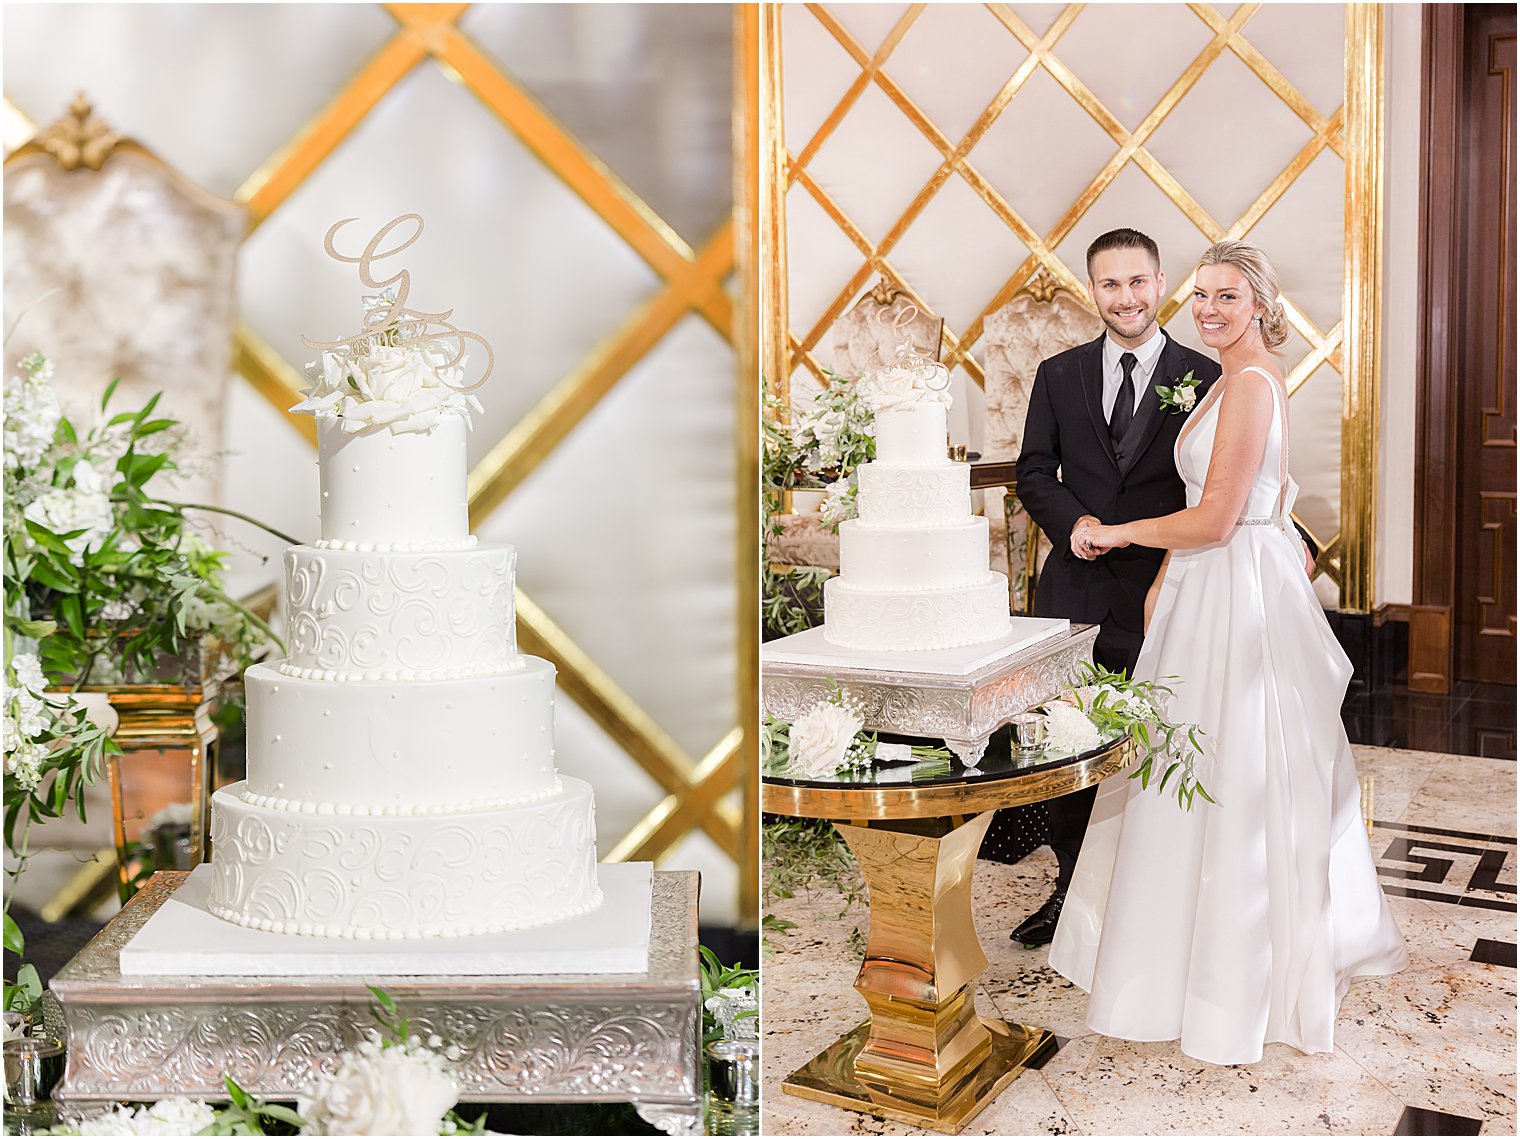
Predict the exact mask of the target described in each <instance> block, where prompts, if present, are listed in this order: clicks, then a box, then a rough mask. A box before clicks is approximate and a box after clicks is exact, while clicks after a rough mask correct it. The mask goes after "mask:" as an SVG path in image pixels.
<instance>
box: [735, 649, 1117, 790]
mask: <svg viewBox="0 0 1520 1139" xmlns="http://www.w3.org/2000/svg"><path fill="white" fill-rule="evenodd" d="M822 632H823V631H822V630H821V629H809V630H808V631H807V632H806V633H800V634H797V635H796V636H791V637H785V638H783V639H782V640H778V641H771V642H768V643H767V644H765V645H763V646H762V647H761V650H760V691H761V703H762V706H763V707H764V709H765V711H766V712H767V713H768V714H770V715H772V716H775V717H776V718H777V719H778V720H784V721H786V722H787V723H792V722H793V721H795V720H796V719H797V717H799V716H801V715H802V714H803V713H804V712H806V711H807V710H808V709H809V708H811V707H812V706H813V705H814V704H817V703H820V702H821V701H823V700H825V699H827V697H828V696H829V694H830V693H831V692H833V690H834V687H835V685H836V684H837V685H838V686H839V687H840V688H842V689H843V690H844V692H845V693H846V695H848V696H849V697H850V698H851V699H852V701H853V702H855V703H856V704H858V706H859V708H860V710H861V712H862V714H863V715H864V716H865V727H866V728H867V729H868V730H869V731H873V732H895V733H897V734H900V735H905V736H937V737H939V738H941V739H943V740H944V741H945V743H946V745H947V746H948V747H949V748H950V750H951V751H953V752H954V753H955V755H956V758H957V759H959V760H960V761H961V763H963V764H965V765H966V766H968V767H971V766H974V765H975V764H976V761H977V760H979V759H981V757H982V754H983V753H984V752H985V751H986V750H987V741H988V739H989V738H991V736H992V733H993V732H995V731H996V730H997V729H998V728H999V727H1001V726H1002V725H1004V724H1006V723H1007V722H1008V721H1009V720H1011V719H1012V718H1013V717H1014V716H1017V715H1018V714H1019V713H1021V712H1027V711H1028V710H1029V709H1030V708H1033V707H1036V706H1037V705H1040V704H1043V703H1045V702H1046V701H1048V700H1052V699H1054V698H1055V697H1056V696H1058V695H1059V694H1060V693H1061V690H1062V689H1063V688H1064V687H1065V686H1066V685H1067V684H1069V683H1071V681H1072V680H1073V679H1074V678H1075V676H1076V674H1077V666H1078V665H1079V664H1081V663H1082V662H1084V661H1089V662H1090V661H1091V660H1092V648H1093V642H1094V641H1095V640H1096V639H1097V637H1098V626H1096V625H1071V626H1069V627H1068V628H1066V629H1064V630H1062V631H1058V632H1055V633H1054V634H1053V635H1050V636H1046V637H1044V638H1043V639H1040V640H1037V641H1035V642H1034V643H1033V644H1025V645H1020V644H1017V643H1014V644H1012V645H1010V646H1009V648H1008V650H1007V651H1006V652H1002V653H999V652H998V651H997V648H996V646H993V648H992V650H991V652H990V653H989V652H988V651H987V650H986V648H985V647H983V648H982V649H976V648H973V649H967V650H960V652H959V656H960V658H961V659H962V660H967V659H969V660H970V661H972V662H973V664H972V667H971V668H970V670H969V671H965V672H960V671H958V667H957V662H956V656H957V654H956V653H955V652H946V653H939V654H930V653H885V652H879V653H874V654H859V653H855V654H851V653H842V652H839V651H837V650H830V649H828V648H826V647H825V646H824V644H823V641H822ZM1011 639H1012V638H1011ZM977 654H980V656H981V657H982V658H989V657H990V659H983V660H980V661H978V659H977Z"/></svg>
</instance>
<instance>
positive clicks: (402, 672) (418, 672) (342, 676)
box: [274, 653, 527, 682]
mask: <svg viewBox="0 0 1520 1139" xmlns="http://www.w3.org/2000/svg"><path fill="white" fill-rule="evenodd" d="M274 667H275V669H276V671H278V672H279V673H280V674H281V675H283V676H288V677H290V678H291V679H293V680H324V681H337V682H348V681H354V680H386V681H412V680H475V679H478V678H479V677H482V676H513V675H515V674H516V673H519V672H522V671H523V669H525V668H526V667H527V660H526V658H525V657H524V656H523V654H522V653H517V654H515V655H514V656H513V658H512V660H511V662H510V663H509V664H507V665H505V666H503V665H500V664H492V665H481V666H479V667H477V668H447V669H444V668H439V669H428V668H417V669H411V668H376V669H367V670H365V671H362V672H345V671H341V670H338V669H332V668H302V667H301V666H300V665H294V664H291V663H290V661H289V660H288V659H286V660H282V661H281V662H280V663H279V664H277V665H275V666H274Z"/></svg>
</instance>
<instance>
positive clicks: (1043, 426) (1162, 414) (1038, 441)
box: [1017, 332, 1219, 633]
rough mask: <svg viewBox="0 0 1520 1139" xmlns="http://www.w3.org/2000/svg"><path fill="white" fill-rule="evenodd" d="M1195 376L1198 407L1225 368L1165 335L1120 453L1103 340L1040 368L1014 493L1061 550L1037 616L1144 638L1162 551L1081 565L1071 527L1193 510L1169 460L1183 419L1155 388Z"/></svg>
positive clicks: (1054, 554)
mask: <svg viewBox="0 0 1520 1139" xmlns="http://www.w3.org/2000/svg"><path fill="white" fill-rule="evenodd" d="M1162 335H1163V336H1165V335H1166V334H1165V333H1164V332H1163V333H1162ZM1190 371H1191V372H1192V373H1193V375H1194V376H1195V377H1196V378H1197V379H1198V380H1199V381H1200V382H1199V385H1198V389H1197V392H1198V401H1199V402H1202V400H1203V396H1204V393H1205V392H1207V391H1208V389H1209V388H1210V386H1212V384H1213V383H1214V381H1215V380H1216V379H1218V378H1219V365H1218V364H1217V363H1215V362H1214V361H1213V360H1210V359H1209V358H1208V357H1207V356H1203V355H1201V354H1199V353H1197V352H1194V351H1193V350H1192V349H1191V348H1187V347H1184V346H1183V345H1181V344H1178V343H1177V342H1176V341H1175V340H1173V339H1172V338H1171V337H1170V336H1167V337H1166V344H1165V346H1164V347H1163V348H1162V349H1161V356H1160V358H1159V359H1158V360H1157V361H1156V367H1155V370H1154V371H1153V372H1152V373H1151V384H1150V389H1149V390H1148V391H1147V392H1146V393H1145V395H1144V397H1143V398H1142V399H1141V400H1140V402H1139V404H1138V405H1137V407H1136V409H1135V418H1134V420H1133V422H1132V423H1131V426H1130V430H1129V433H1128V434H1127V435H1126V436H1125V438H1124V440H1123V445H1122V447H1121V452H1122V454H1121V456H1120V457H1116V456H1115V453H1114V446H1113V444H1112V443H1111V442H1110V441H1109V437H1108V423H1107V422H1106V421H1105V420H1104V417H1103V337H1102V336H1100V337H1099V338H1098V339H1096V340H1094V341H1093V342H1092V343H1090V344H1083V345H1080V346H1079V347H1076V348H1072V349H1070V350H1069V351H1066V352H1062V353H1061V354H1060V355H1059V356H1052V357H1051V358H1050V359H1048V360H1046V361H1044V362H1043V363H1042V364H1041V365H1040V367H1039V370H1038V371H1037V372H1035V376H1034V390H1033V392H1032V393H1031V394H1030V397H1029V414H1028V416H1027V417H1026V418H1025V420H1024V445H1023V449H1022V450H1021V451H1020V453H1019V461H1018V486H1017V493H1018V496H1019V501H1020V502H1022V503H1023V504H1024V508H1025V509H1026V510H1028V511H1029V516H1030V517H1031V518H1033V519H1034V521H1035V523H1036V524H1037V525H1038V526H1039V527H1040V529H1041V530H1044V531H1045V535H1046V537H1048V538H1049V539H1050V542H1051V545H1052V546H1054V547H1055V548H1054V549H1053V550H1052V551H1051V554H1050V557H1049V558H1048V559H1047V561H1046V562H1045V568H1044V569H1043V570H1042V571H1041V573H1040V578H1039V586H1038V588H1037V589H1036V590H1035V605H1034V607H1035V613H1036V614H1037V615H1039V616H1042V617H1066V618H1069V619H1070V620H1072V621H1080V622H1092V623H1098V624H1101V623H1103V622H1109V621H1111V622H1113V623H1114V624H1117V625H1120V626H1123V627H1125V628H1128V629H1132V630H1134V631H1135V632H1136V633H1138V632H1139V630H1140V628H1141V626H1142V625H1143V623H1144V614H1145V594H1146V591H1147V590H1149V589H1150V586H1151V583H1152V582H1153V581H1155V580H1156V573H1157V571H1158V570H1159V569H1160V568H1161V559H1162V557H1163V556H1164V551H1162V550H1152V549H1148V548H1146V547H1143V546H1127V547H1125V548H1124V549H1122V550H1113V551H1111V552H1109V553H1107V554H1104V555H1103V556H1101V557H1099V558H1096V559H1094V560H1093V561H1090V562H1088V561H1083V560H1082V559H1081V558H1078V557H1076V556H1075V555H1073V554H1072V552H1071V531H1072V527H1073V526H1074V525H1075V524H1076V521H1077V519H1078V518H1080V517H1081V516H1082V515H1084V514H1091V515H1092V516H1093V517H1095V518H1097V519H1098V520H1099V521H1100V522H1103V523H1106V524H1114V523H1118V522H1133V521H1134V520H1135V519H1137V518H1155V517H1157V516H1159V515H1163V514H1172V513H1174V512H1175V511H1178V510H1181V509H1182V508H1183V507H1184V506H1186V505H1187V501H1186V496H1185V491H1184V489H1183V483H1182V478H1181V476H1179V475H1178V474H1177V468H1176V466H1175V464H1174V463H1173V460H1172V446H1173V444H1175V443H1176V441H1177V433H1178V432H1179V431H1180V430H1181V428H1182V425H1183V423H1185V422H1186V421H1187V416H1185V415H1183V414H1181V413H1173V412H1171V411H1168V410H1167V409H1166V408H1163V407H1162V406H1161V400H1160V398H1159V397H1158V396H1157V395H1156V385H1158V384H1163V385H1168V386H1170V385H1171V384H1173V383H1174V382H1175V381H1176V380H1179V379H1181V378H1182V377H1183V376H1185V375H1186V374H1187V373H1188V372H1190ZM1194 406H1195V407H1196V406H1197V404H1196V403H1195V404H1194Z"/></svg>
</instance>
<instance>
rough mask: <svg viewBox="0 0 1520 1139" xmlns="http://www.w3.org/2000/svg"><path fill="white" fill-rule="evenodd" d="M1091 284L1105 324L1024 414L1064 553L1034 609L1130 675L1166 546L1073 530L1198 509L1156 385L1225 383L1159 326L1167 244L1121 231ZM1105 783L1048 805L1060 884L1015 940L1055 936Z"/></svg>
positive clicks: (1031, 493) (1100, 243) (1045, 369)
mask: <svg viewBox="0 0 1520 1139" xmlns="http://www.w3.org/2000/svg"><path fill="white" fill-rule="evenodd" d="M1087 292H1088V295H1089V296H1090V297H1091V298H1092V302H1093V304H1094V305H1096V306H1097V309H1098V315H1099V316H1100V317H1102V318H1103V323H1104V324H1106V325H1107V326H1108V328H1107V331H1105V332H1104V334H1103V335H1102V336H1101V337H1099V338H1098V339H1097V340H1094V341H1093V342H1092V343H1091V344H1083V345H1081V346H1080V347H1077V348H1073V349H1071V350H1069V351H1067V352H1062V353H1061V354H1060V355H1059V356H1052V357H1051V358H1050V359H1048V360H1046V361H1044V362H1043V363H1041V364H1040V367H1039V370H1038V371H1036V372H1035V376H1034V390H1033V392H1031V394H1030V397H1029V413H1028V416H1027V417H1026V419H1025V420H1024V445H1023V450H1022V451H1021V452H1020V454H1019V460H1018V485H1017V493H1018V496H1019V501H1020V502H1022V503H1023V504H1024V508H1025V509H1026V510H1027V511H1029V516H1030V517H1031V518H1032V519H1034V521H1035V523H1036V524H1037V525H1038V526H1039V527H1040V529H1041V530H1043V531H1045V536H1046V537H1047V538H1049V539H1050V543H1051V545H1052V546H1053V547H1054V549H1053V550H1052V551H1051V553H1050V557H1049V558H1048V559H1047V561H1046V563H1045V568H1044V569H1043V570H1042V571H1041V573H1040V579H1039V587H1038V589H1036V590H1035V602H1034V611H1035V615H1036V616H1040V617H1066V618H1069V619H1070V620H1072V621H1076V622H1082V623H1089V624H1091V623H1096V624H1098V625H1099V626H1100V628H1099V630H1098V639H1097V642H1096V644H1095V645H1094V646H1093V658H1094V660H1096V661H1097V663H1098V664H1100V665H1102V666H1103V667H1104V668H1107V669H1110V670H1113V671H1118V670H1119V669H1123V670H1124V671H1125V672H1127V673H1131V674H1132V673H1133V672H1134V669H1135V659H1136V658H1137V657H1138V656H1139V655H1140V643H1141V641H1142V640H1143V639H1144V629H1145V618H1144V614H1145V595H1146V592H1147V591H1148V590H1149V589H1150V587H1151V583H1152V582H1153V581H1155V579H1156V573H1157V571H1158V570H1159V569H1160V568H1161V559H1162V555H1163V551H1161V550H1151V549H1146V548H1145V547H1143V546H1126V547H1124V548H1123V549H1118V550H1111V551H1109V553H1107V554H1105V555H1104V556H1102V557H1099V558H1095V559H1093V560H1087V556H1086V555H1085V554H1084V555H1083V556H1079V555H1078V553H1077V552H1075V551H1074V549H1073V544H1074V543H1075V542H1079V541H1080V540H1081V539H1080V537H1075V538H1074V537H1073V531H1079V530H1081V529H1082V528H1083V527H1084V526H1090V525H1094V524H1097V523H1116V522H1129V521H1133V520H1134V519H1137V518H1155V517H1158V516H1160V515H1163V514H1171V513H1173V512H1174V511H1178V510H1181V509H1182V508H1183V507H1185V506H1186V505H1187V502H1186V500H1185V497H1184V491H1183V484H1182V477H1181V476H1180V475H1179V474H1178V473H1177V468H1176V466H1175V465H1174V463H1173V461H1172V445H1173V444H1174V443H1175V442H1176V441H1177V433H1178V431H1179V430H1180V429H1181V427H1182V424H1183V422H1184V420H1185V419H1186V418H1187V417H1186V415H1184V414H1181V413H1179V412H1176V411H1173V410H1172V409H1170V408H1167V407H1163V406H1162V404H1161V400H1160V397H1159V396H1157V394H1156V387H1157V385H1163V386H1166V387H1174V386H1175V385H1176V384H1177V381H1178V380H1181V379H1182V378H1183V377H1184V376H1186V375H1187V373H1189V372H1192V373H1193V379H1194V380H1196V381H1198V386H1197V387H1196V388H1195V389H1194V405H1193V406H1196V404H1197V402H1199V401H1201V400H1202V399H1203V396H1204V393H1205V392H1207V391H1208V389H1209V386H1210V385H1211V384H1213V382H1214V381H1215V380H1216V379H1218V378H1219V365H1218V364H1217V363H1215V362H1214V361H1213V360H1210V359H1209V358H1208V357H1206V356H1202V355H1200V354H1199V353H1197V352H1194V351H1193V350H1192V349H1191V348H1186V347H1184V346H1183V345H1181V344H1178V343H1177V342H1176V341H1174V340H1173V339H1172V338H1171V337H1170V336H1168V335H1167V334H1166V333H1165V332H1163V331H1162V330H1161V327H1160V326H1159V325H1158V324H1157V323H1156V308H1157V306H1158V305H1159V304H1160V303H1161V299H1162V297H1163V296H1164V295H1165V293H1166V275H1165V274H1164V273H1162V272H1161V257H1160V254H1159V253H1158V252H1157V249H1156V243H1155V242H1154V241H1152V240H1151V239H1150V238H1149V237H1147V236H1146V235H1145V234H1143V233H1141V232H1139V231H1138V230H1133V229H1115V230H1110V231H1109V232H1108V233H1105V234H1103V235H1102V236H1101V237H1099V238H1098V239H1097V240H1096V241H1094V242H1093V243H1092V244H1091V245H1090V246H1088V248H1087ZM1097 790H1098V789H1097V787H1096V786H1093V787H1088V788H1086V789H1084V790H1081V791H1076V792H1073V793H1072V794H1070V795H1066V796H1064V797H1062V798H1060V799H1052V800H1050V801H1049V803H1048V804H1047V807H1048V809H1049V812H1050V846H1051V849H1053V850H1054V851H1055V853H1056V862H1057V865H1058V867H1059V874H1058V876H1057V878H1056V889H1055V893H1053V894H1051V896H1050V897H1049V898H1048V899H1047V900H1046V902H1045V904H1044V905H1042V906H1041V907H1040V908H1039V909H1038V910H1036V911H1035V912H1034V913H1033V914H1032V915H1030V916H1029V917H1028V918H1027V919H1025V921H1024V922H1023V923H1022V924H1021V925H1020V926H1019V927H1018V928H1017V929H1015V930H1014V931H1013V934H1012V937H1013V940H1015V941H1022V942H1024V943H1025V944H1026V945H1045V944H1046V943H1048V942H1049V941H1050V940H1051V938H1052V937H1054V936H1055V929H1056V920H1057V919H1058V918H1059V917H1060V916H1061V907H1062V905H1063V904H1064V903H1065V901H1066V888H1067V886H1068V885H1070V883H1071V874H1072V870H1073V868H1074V867H1075V866H1076V863H1077V853H1078V851H1080V850H1081V848H1082V835H1083V832H1085V831H1086V829H1087V817H1088V815H1089V814H1090V813H1091V811H1092V804H1093V798H1094V796H1095V795H1096V794H1097Z"/></svg>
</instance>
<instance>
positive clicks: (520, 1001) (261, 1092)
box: [50, 870, 702, 1135]
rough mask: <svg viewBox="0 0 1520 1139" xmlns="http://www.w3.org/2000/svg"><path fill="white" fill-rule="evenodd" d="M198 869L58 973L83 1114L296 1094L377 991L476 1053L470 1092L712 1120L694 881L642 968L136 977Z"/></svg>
mask: <svg viewBox="0 0 1520 1139" xmlns="http://www.w3.org/2000/svg"><path fill="white" fill-rule="evenodd" d="M187 876H188V875H187V874H185V873H183V872H160V873H158V874H155V875H154V876H153V878H152V880H151V881H149V883H148V885H147V886H146V887H145V888H144V889H143V890H142V891H141V892H140V893H139V894H138V895H137V896H136V897H135V898H133V899H132V901H131V902H129V903H128V904H127V906H126V908H125V909H123V910H122V911H121V913H119V914H117V915H116V917H114V918H113V919H111V923H110V924H109V925H107V926H106V928H105V929H104V930H102V931H101V932H100V933H99V934H98V935H96V937H95V938H94V940H92V941H91V942H90V943H89V944H88V945H86V946H85V947H84V949H82V950H81V951H80V952H79V955H78V956H76V957H75V958H74V959H73V960H72V961H70V962H69V963H68V964H67V965H66V966H64V967H63V968H62V969H61V970H59V972H58V974H57V975H56V976H55V977H54V978H53V980H52V983H51V986H50V987H51V989H52V992H53V995H54V997H55V998H56V999H57V1001H58V1003H59V1005H60V1006H61V1007H62V1010H63V1017H64V1021H65V1023H66V1025H67V1030H68V1042H67V1043H68V1066H67V1068H66V1070H65V1072H64V1076H63V1080H62V1081H61V1082H60V1083H59V1085H58V1086H57V1087H56V1088H55V1089H54V1092H53V1098H54V1100H55V1101H56V1102H57V1103H58V1105H59V1108H60V1111H61V1112H62V1113H63V1114H65V1115H68V1116H76V1117H77V1116H78V1115H79V1114H81V1113H83V1112H85V1111H88V1110H90V1109H92V1108H97V1107H100V1106H103V1105H106V1104H112V1103H116V1102H118V1101H120V1100H129V1099H130V1100H155V1099H161V1098H163V1097H165V1096H173V1095H185V1096H194V1097H198V1098H203V1099H225V1098H226V1088H225V1087H224V1085H223V1083H222V1077H223V1075H228V1076H231V1077H232V1078H233V1079H235V1080H237V1082H238V1083H239V1084H240V1085H242V1087H243V1088H245V1089H246V1090H247V1091H249V1092H250V1093H252V1094H254V1095H258V1096H262V1097H264V1098H265V1099H295V1098H297V1096H298V1095H299V1093H300V1092H301V1090H302V1089H303V1088H305V1087H307V1086H309V1085H310V1083H311V1081H312V1078H313V1077H314V1076H315V1075H316V1074H317V1073H318V1072H319V1071H323V1070H330V1069H332V1068H334V1067H336V1065H337V1060H338V1053H340V1052H342V1051H343V1050H344V1049H346V1048H349V1047H352V1046H353V1045H355V1044H357V1043H358V1042H359V1040H360V1039H362V1036H363V1034H364V1032H365V1031H366V1030H367V1029H369V1028H372V1027H373V1026H374V1020H373V1018H372V1017H371V1015H370V1006H371V1005H372V1004H373V1003H374V1001H373V998H372V997H371V996H370V993H369V991H368V989H367V988H366V987H365V986H366V982H368V983H370V984H374V985H376V986H378V987H380V988H383V989H385V990H386V991H387V992H389V993H390V995H391V996H392V997H394V998H395V1000H396V1004H397V1006H398V1007H399V1009H400V1011H401V1013H402V1014H403V1015H404V1016H406V1017H407V1018H408V1019H409V1020H410V1021H411V1026H412V1030H413V1031H414V1032H416V1033H418V1034H419V1035H421V1036H422V1037H424V1038H426V1037H428V1036H429V1035H430V1034H433V1033H437V1034H438V1035H439V1036H441V1037H442V1038H443V1039H444V1041H445V1042H446V1043H447V1044H454V1045H457V1046H458V1047H459V1048H460V1049H461V1050H462V1052H463V1057H462V1058H461V1059H460V1061H459V1063H458V1065H457V1069H456V1078H457V1079H458V1080H459V1083H460V1087H461V1093H460V1099H461V1101H464V1102H474V1103H481V1102H485V1103H520V1102H525V1101H536V1102H544V1101H551V1102H552V1101H564V1100H570V1101H577V1102H602V1103H630V1102H631V1103H633V1104H634V1105H635V1107H636V1108H637V1110H638V1113H639V1115H640V1116H641V1117H642V1118H643V1119H644V1120H645V1121H646V1122H648V1123H650V1124H651V1125H652V1126H655V1127H658V1128H660V1129H661V1130H663V1131H665V1132H667V1133H669V1134H672V1135H689V1134H695V1133H696V1132H697V1130H698V1129H699V1127H700V1124H701V1118H702V1114H701V1097H702V1079H701V1067H700V1063H701V1050H700V1036H701V1023H702V1022H701V1008H700V1004H701V992H702V989H701V982H700V980H699V979H698V975H697V874H696V872H695V871H689V870H674V871H657V872H656V873H655V875H654V902H653V913H652V915H651V922H650V940H649V968H648V971H647V972H644V973H632V974H616V975H610V974H609V975H600V976H598V975H590V974H580V975H569V974H567V975H558V976H523V977H442V976H440V977H413V976H407V977H273V978H271V977H162V976H159V977H128V976H123V975H122V973H121V967H120V966H121V961H120V956H121V949H122V946H124V945H125V944H126V943H127V942H129V941H130V940H131V939H132V936H133V934H135V933H136V932H137V931H138V930H139V929H141V928H142V926H143V925H144V923H146V922H147V920H148V918H149V917H151V916H152V915H153V913H154V912H155V911H157V910H158V908H159V907H160V906H162V905H163V904H164V902H165V901H166V900H167V899H168V898H169V896H170V895H171V894H172V893H173V892H174V891H175V889H176V888H178V887H179V885H180V883H181V882H183V881H184V880H185V878H186V877H187Z"/></svg>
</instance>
